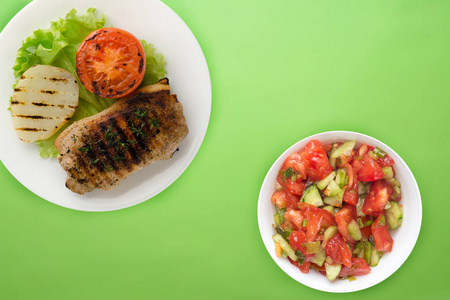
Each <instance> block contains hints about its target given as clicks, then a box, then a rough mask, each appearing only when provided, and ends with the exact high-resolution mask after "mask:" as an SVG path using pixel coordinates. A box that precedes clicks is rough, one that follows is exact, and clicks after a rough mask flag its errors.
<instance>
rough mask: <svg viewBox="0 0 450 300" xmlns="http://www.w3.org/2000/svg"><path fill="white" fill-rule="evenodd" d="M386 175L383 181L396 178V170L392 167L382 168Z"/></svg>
mask: <svg viewBox="0 0 450 300" xmlns="http://www.w3.org/2000/svg"><path fill="white" fill-rule="evenodd" d="M381 169H382V170H383V173H384V177H383V179H392V178H394V170H393V169H392V168H391V167H382V168H381Z"/></svg>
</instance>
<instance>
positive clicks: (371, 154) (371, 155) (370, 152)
mask: <svg viewBox="0 0 450 300" xmlns="http://www.w3.org/2000/svg"><path fill="white" fill-rule="evenodd" d="M367 154H369V156H370V157H372V158H373V159H374V160H377V159H378V156H377V155H376V154H375V153H373V151H369V152H367Z"/></svg>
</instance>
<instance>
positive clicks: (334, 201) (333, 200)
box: [323, 196, 342, 207]
mask: <svg viewBox="0 0 450 300" xmlns="http://www.w3.org/2000/svg"><path fill="white" fill-rule="evenodd" d="M323 202H324V203H325V204H328V205H332V206H336V207H341V206H342V198H339V197H338V196H334V197H324V198H323Z"/></svg>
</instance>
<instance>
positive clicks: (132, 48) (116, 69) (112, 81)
mask: <svg viewBox="0 0 450 300" xmlns="http://www.w3.org/2000/svg"><path fill="white" fill-rule="evenodd" d="M145 63H146V61H145V52H144V48H143V46H142V44H141V42H140V41H139V40H138V39H137V38H136V37H135V36H134V35H132V34H131V33H129V32H127V31H125V30H122V29H119V28H111V27H105V28H101V29H98V30H95V31H93V32H92V33H91V34H89V35H88V36H87V37H86V38H85V39H84V41H83V42H82V43H81V45H80V47H79V48H78V51H77V56H76V64H77V75H78V78H79V79H80V81H81V83H82V84H83V86H84V87H85V88H86V89H88V90H89V91H91V92H92V93H94V94H96V95H98V96H100V97H103V98H119V97H123V96H125V95H128V94H129V93H131V92H132V91H134V90H135V89H136V88H137V87H138V86H139V85H140V84H141V82H142V79H143V78H144V73H145Z"/></svg>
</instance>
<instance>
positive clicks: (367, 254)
mask: <svg viewBox="0 0 450 300" xmlns="http://www.w3.org/2000/svg"><path fill="white" fill-rule="evenodd" d="M374 250H375V251H376V249H375V248H374ZM371 259H372V244H371V243H370V242H369V241H365V242H364V260H365V261H366V263H367V264H370V260H371Z"/></svg>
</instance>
